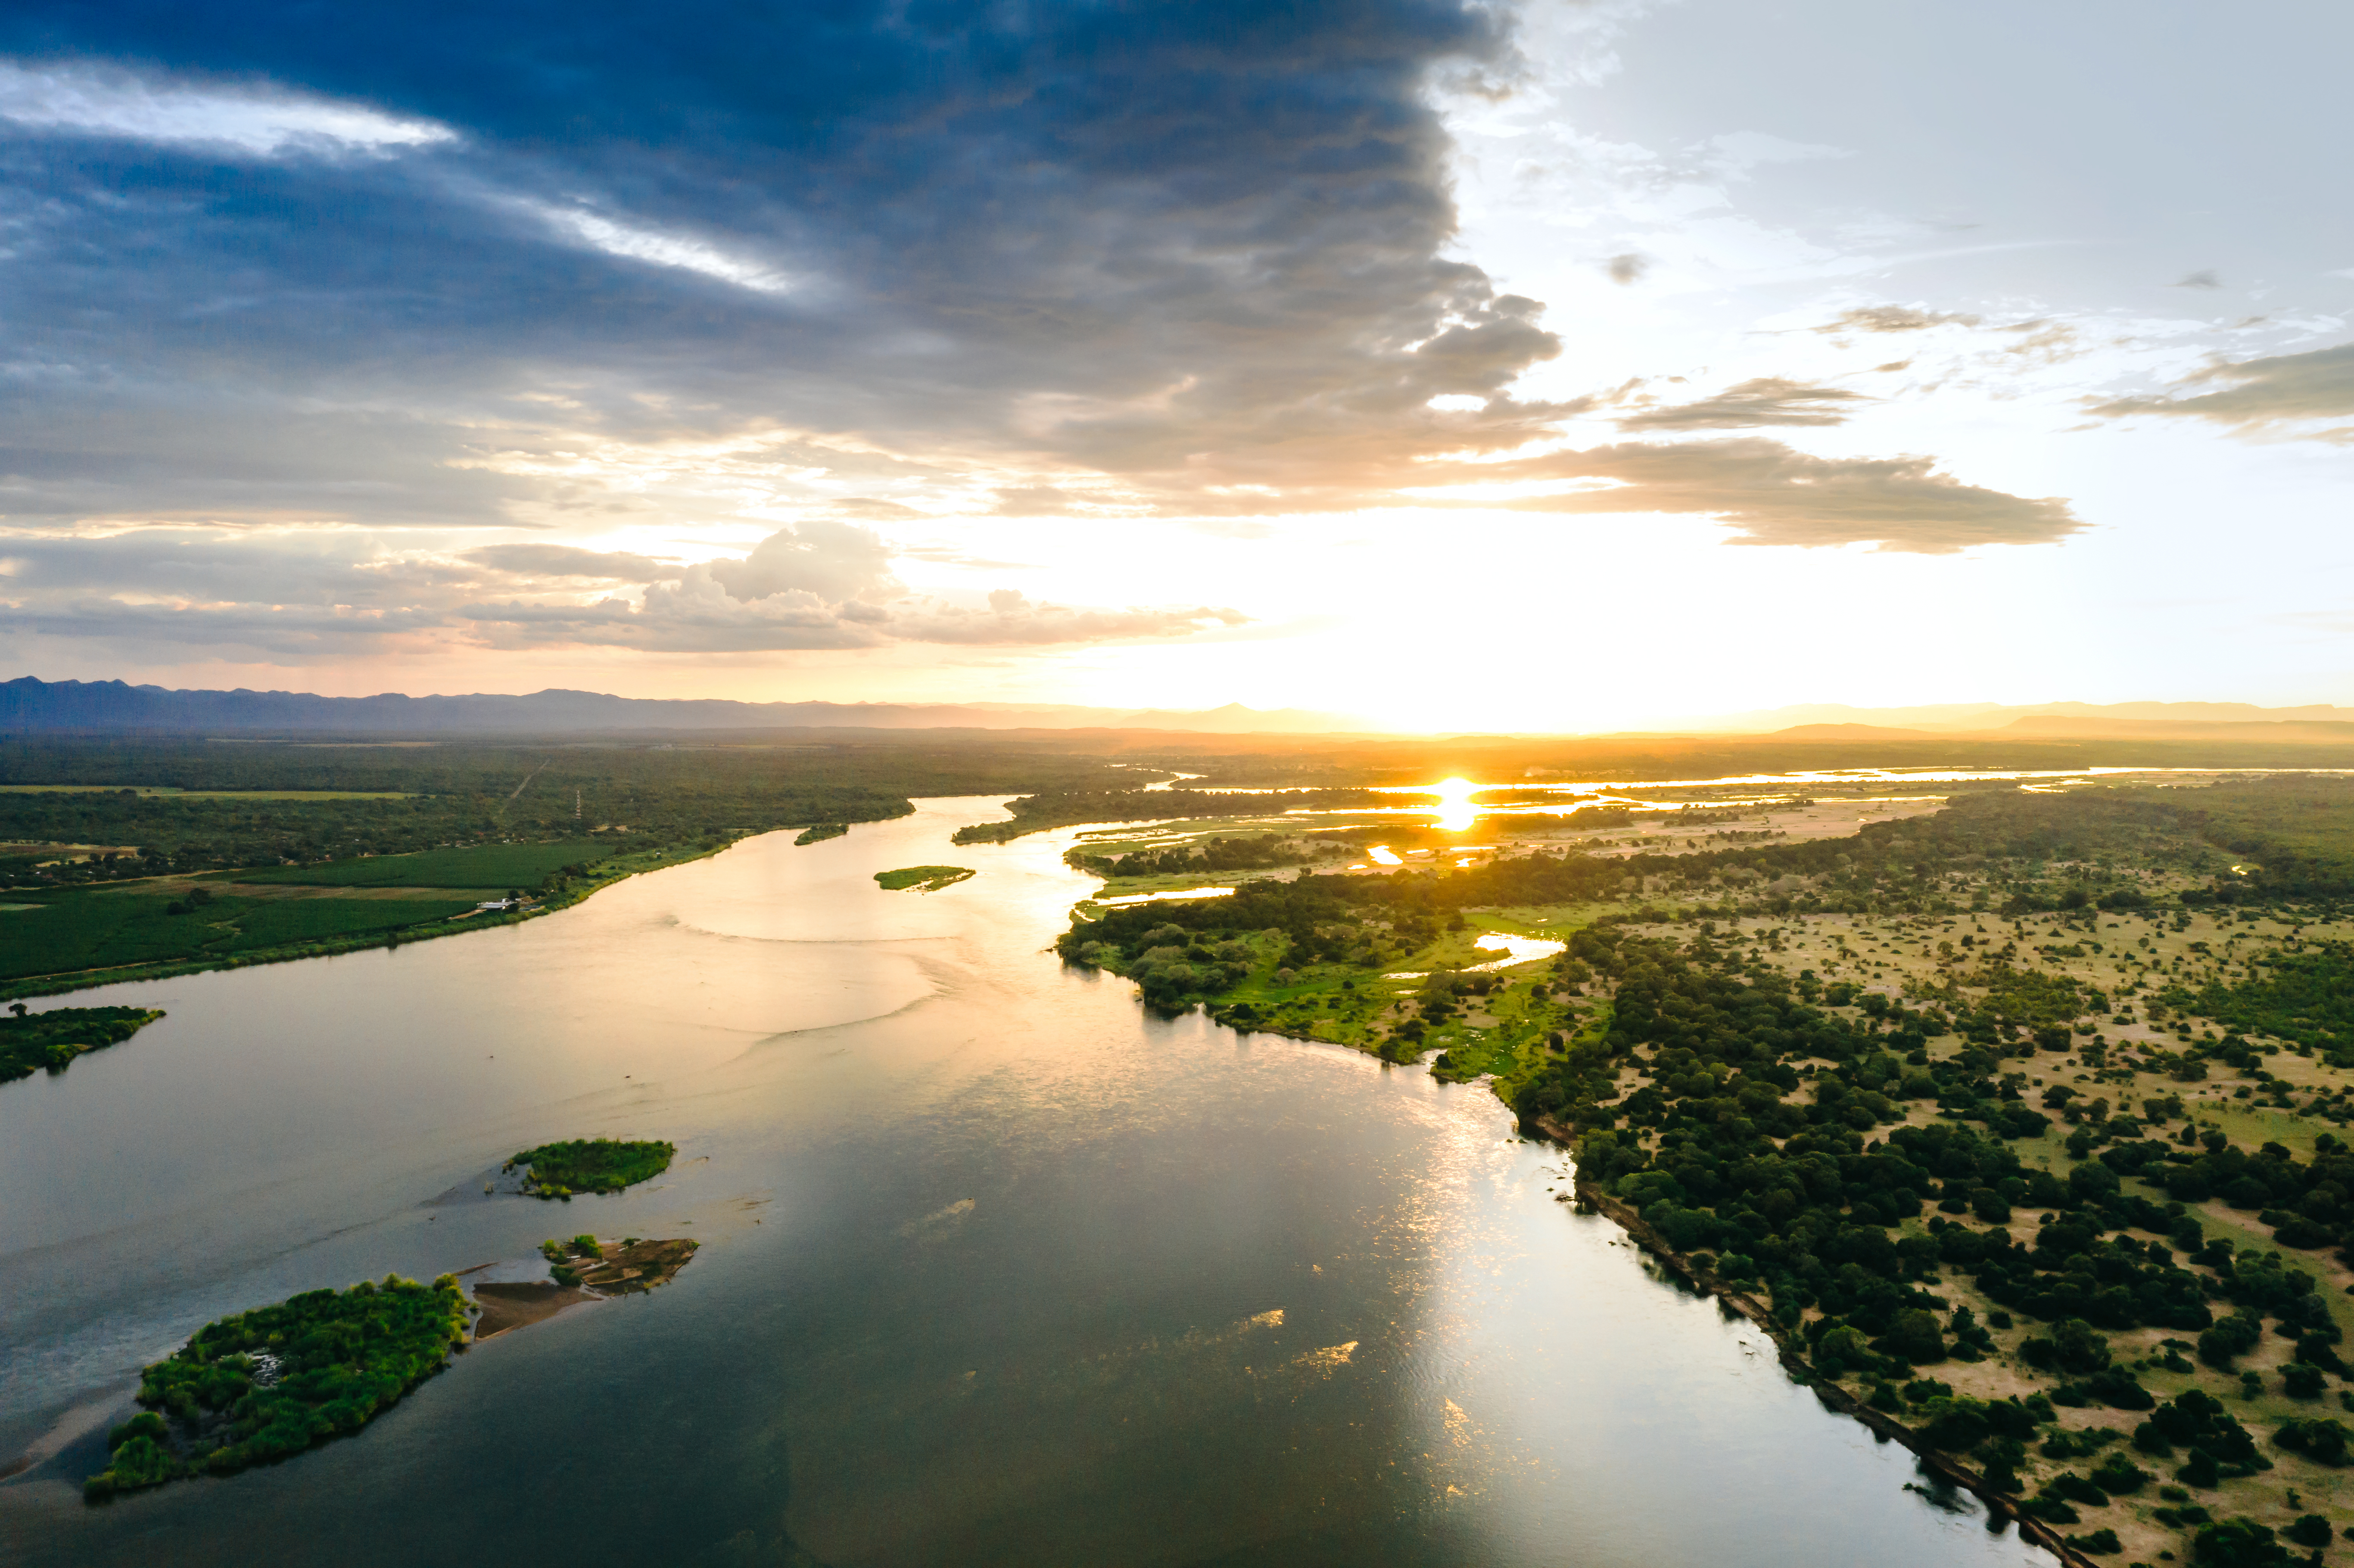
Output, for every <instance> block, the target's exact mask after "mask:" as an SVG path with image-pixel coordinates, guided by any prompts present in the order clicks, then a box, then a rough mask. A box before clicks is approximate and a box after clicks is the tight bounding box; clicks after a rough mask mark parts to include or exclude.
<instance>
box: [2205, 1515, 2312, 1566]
mask: <svg viewBox="0 0 2354 1568" xmlns="http://www.w3.org/2000/svg"><path fill="white" fill-rule="evenodd" d="M2190 1561H2191V1562H2193V1563H2197V1564H2198V1565H2199V1568H2288V1562H2289V1555H2288V1552H2286V1550H2285V1549H2284V1548H2283V1547H2282V1546H2281V1544H2280V1543H2279V1542H2276V1541H2274V1539H2273V1532H2272V1531H2271V1530H2270V1529H2268V1528H2267V1527H2265V1526H2264V1525H2261V1524H2258V1523H2257V1522H2256V1521H2255V1520H2251V1519H2227V1520H2222V1521H2221V1522H2220V1523H2216V1524H2211V1525H2208V1526H2206V1527H2205V1528H2203V1529H2202V1530H2200V1531H2199V1534H2198V1536H2197V1538H2196V1539H2194V1540H2193V1541H2192V1542H2191V1543H2190Z"/></svg>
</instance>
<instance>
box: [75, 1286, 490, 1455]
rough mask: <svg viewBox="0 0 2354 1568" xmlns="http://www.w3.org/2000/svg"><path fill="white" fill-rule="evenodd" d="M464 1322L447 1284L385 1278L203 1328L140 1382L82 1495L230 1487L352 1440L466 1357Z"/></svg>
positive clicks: (460, 1295)
mask: <svg viewBox="0 0 2354 1568" xmlns="http://www.w3.org/2000/svg"><path fill="white" fill-rule="evenodd" d="M468 1316H469V1313H468V1308H467V1302H466V1298H465V1293H464V1292H463V1291H462V1290H461V1289H460V1287H459V1285H458V1279H457V1277H456V1276H454V1275H449V1274H445V1275H443V1276H441V1277H440V1278H439V1279H436V1280H435V1281H434V1282H433V1283H432V1284H431V1285H429V1286H428V1285H419V1283H418V1282H417V1281H415V1280H413V1279H402V1278H398V1277H394V1276H390V1275H387V1277H385V1278H384V1280H383V1281H382V1282H381V1283H370V1282H367V1281H362V1282H361V1283H360V1284H357V1285H355V1286H353V1287H351V1288H350V1289H348V1290H343V1291H335V1290H312V1291H306V1292H304V1293H303V1294H302V1295H300V1296H297V1297H294V1298H292V1299H290V1300H287V1301H282V1302H281V1303H279V1304H278V1305H277V1306H275V1307H260V1308H255V1309H254V1310H252V1311H250V1312H240V1313H239V1314H238V1315H237V1316H236V1317H233V1318H224V1319H221V1320H220V1321H218V1322H217V1323H210V1324H207V1326H206V1327H204V1328H203V1329H201V1330H197V1332H196V1337H195V1338H193V1339H191V1340H189V1341H188V1342H187V1343H186V1345H184V1346H182V1347H181V1348H180V1349H179V1350H178V1351H175V1352H173V1354H172V1355H171V1356H169V1357H168V1358H166V1359H165V1360H164V1361H158V1362H156V1363H155V1364H154V1366H151V1367H149V1368H147V1369H146V1371H145V1372H143V1373H142V1374H141V1377H140V1382H139V1403H140V1404H142V1405H143V1406H144V1407H145V1408H144V1409H143V1410H142V1411H141V1412H140V1414H137V1415H134V1416H133V1417H132V1418H131V1419H130V1420H129V1421H128V1422H126V1423H125V1424H123V1425H121V1426H119V1427H116V1428H115V1429H114V1431H113V1433H112V1434H111V1436H109V1438H108V1443H107V1446H108V1450H109V1458H108V1462H107V1467H106V1468H105V1469H103V1470H101V1471H100V1472H99V1473H98V1474H96V1475H94V1476H92V1477H90V1478H89V1479H88V1480H87V1481H85V1482H84V1483H83V1487H82V1492H83V1495H84V1496H85V1497H87V1498H89V1499H90V1500H92V1501H103V1500H104V1499H109V1498H111V1497H114V1496H116V1495H118V1494H120V1493H122V1492H131V1491H138V1490H141V1489H144V1488H147V1487H156V1486H161V1485H163V1484H164V1482H166V1481H172V1480H177V1479H180V1478H184V1477H187V1476H195V1475H208V1476H228V1475H234V1474H236V1473H237V1472H238V1471H239V1470H242V1469H244V1468H245V1467H248V1466H249V1465H260V1464H270V1463H274V1462H276V1461H277V1460H280V1459H284V1458H287V1457H291V1456H292V1455H295V1454H299V1453H302V1451H303V1450H304V1449H306V1448H309V1447H311V1446H313V1445H314V1444H318V1443H324V1442H327V1441H329V1440H330V1439H332V1438H335V1437H342V1436H349V1435H350V1434H352V1433H355V1432H357V1431H358V1430H359V1429H360V1428H361V1427H363V1426H365V1425H367V1424H368V1423H369V1422H370V1421H372V1420H374V1419H375V1418H376V1416H377V1415H379V1414H383V1413H384V1412H385V1411H387V1410H388V1409H390V1408H391V1407H392V1406H393V1405H394V1404H397V1403H398V1401H399V1400H400V1398H401V1397H402V1396H403V1395H404V1394H406V1393H408V1391H409V1390H410V1389H413V1388H415V1387H416V1386H417V1385H418V1384H419V1383H422V1382H424V1381H425V1380H426V1379H427V1378H429V1377H431V1376H432V1375H433V1374H434V1373H436V1372H440V1370H441V1369H442V1368H443V1367H444V1366H446V1365H447V1364H448V1363H449V1360H450V1357H451V1355H452V1354H454V1353H456V1352H458V1351H463V1350H464V1349H465V1348H466V1329H467V1319H468Z"/></svg>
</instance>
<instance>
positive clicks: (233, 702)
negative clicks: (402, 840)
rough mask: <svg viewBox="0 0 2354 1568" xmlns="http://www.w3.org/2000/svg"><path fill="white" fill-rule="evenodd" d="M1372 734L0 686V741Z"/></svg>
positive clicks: (1010, 714) (1261, 718) (547, 701)
mask: <svg viewBox="0 0 2354 1568" xmlns="http://www.w3.org/2000/svg"><path fill="white" fill-rule="evenodd" d="M1371 727H1372V726H1368V725H1365V724H1364V723H1363V722H1362V721H1356V720H1351V719H1346V718H1342V717H1341V716H1339V715H1333V714H1320V713H1310V712H1308V711H1307V710H1305V709H1301V708H1274V709H1264V710H1262V709H1257V708H1246V707H1245V706H1243V705H1241V704H1240V703H1229V704H1227V705H1225V707H1222V708H1211V709H1208V710H1206V711H1204V712H1200V713H1179V712H1173V711H1169V710H1164V709H1159V708H1089V707H1075V706H1070V705H1059V704H1043V705H1022V704H1018V703H737V702H726V701H721V700H717V699H696V700H685V701H672V700H666V699H661V698H646V697H616V696H609V695H607V694H603V693H601V692H565V691H546V692H533V693H531V694H527V695H522V696H498V695H487V694H479V693H478V694H472V695H466V696H433V697H411V696H405V695H403V694H400V693H398V692H387V693H385V694H382V695H380V696H373V697H321V696H313V695H312V694H309V693H305V692H254V691H248V690H245V689H244V688H242V687H240V688H239V689H238V690H236V691H233V692H184V691H171V690H167V689H166V688H164V687H162V686H133V685H126V684H125V683H122V682H121V681H42V680H38V679H36V678H35V677H33V676H30V675H26V676H21V677H19V678H18V679H16V680H13V681H0V733H10V734H18V735H22V734H38V733H45V732H47V733H57V732H71V731H91V730H111V731H144V732H147V733H151V734H152V733H182V734H185V733H219V732H238V731H260V732H263V733H270V734H295V733H304V734H309V733H327V734H335V735H441V734H449V735H463V734H469V733H472V734H503V735H553V734H565V733H576V732H581V731H597V732H604V731H615V730H620V731H634V730H663V729H721V730H754V729H1167V730H1192V731H1197V732H1200V733H1204V734H1214V735H1262V734H1264V735H1331V734H1363V733H1367V732H1369V731H1370V729H1371Z"/></svg>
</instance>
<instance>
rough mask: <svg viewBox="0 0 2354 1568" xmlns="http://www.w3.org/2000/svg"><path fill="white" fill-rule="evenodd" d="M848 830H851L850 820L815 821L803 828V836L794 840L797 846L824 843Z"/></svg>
mask: <svg viewBox="0 0 2354 1568" xmlns="http://www.w3.org/2000/svg"><path fill="white" fill-rule="evenodd" d="M846 832H850V824H849V823H848V822H815V823H812V824H811V825H810V826H809V827H806V828H803V829H802V830H801V837H799V838H797V839H795V840H794V841H793V842H794V844H796V845H797V846H798V845H808V844H815V843H823V842H825V841H826V840H828V839H838V838H840V837H842V836H843V834H844V833H846Z"/></svg>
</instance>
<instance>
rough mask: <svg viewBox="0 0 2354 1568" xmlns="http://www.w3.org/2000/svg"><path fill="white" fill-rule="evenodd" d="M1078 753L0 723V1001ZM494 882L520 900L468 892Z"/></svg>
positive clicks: (1059, 747) (358, 941)
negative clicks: (408, 739)
mask: <svg viewBox="0 0 2354 1568" xmlns="http://www.w3.org/2000/svg"><path fill="white" fill-rule="evenodd" d="M1075 749H1076V748H1075V747H1073V745H1072V744H1071V743H1069V742H1067V741H1064V740H1060V739H1056V740H1053V741H1013V740H1003V741H1001V740H999V739H996V738H988V739H981V740H976V739H973V738H971V737H957V738H950V739H941V738H937V737H923V738H921V739H915V738H910V737H907V736H867V735H864V734H861V735H858V736H853V737H849V738H843V737H841V736H839V735H838V734H835V733H832V732H828V733H825V734H819V733H815V732H810V733H806V734H804V733H802V732H793V733H792V735H791V738H790V739H789V740H781V741H780V740H779V738H778V737H777V736H774V735H769V736H762V737H760V738H759V739H758V742H757V743H755V744H743V743H741V742H739V741H738V740H737V739H736V738H735V737H731V736H698V737H697V738H696V739H695V741H693V742H691V743H687V744H684V745H682V744H681V743H679V742H678V741H676V740H675V739H672V738H664V739H662V740H660V741H658V742H654V743H648V742H646V741H644V740H642V739H641V740H634V741H629V742H623V743H616V744H603V745H597V744H578V743H574V744H561V745H527V744H517V743H514V742H510V741H472V740H457V741H442V742H433V743H404V744H400V745H395V746H371V745H362V744H352V745H345V744H337V743H293V742H274V741H254V742H239V743H238V744H235V745H226V744H213V743H208V742H206V741H203V740H197V739H182V738H175V739H167V740H160V741H159V740H129V739H124V740H100V741H90V740H62V739H47V738H24V737H13V738H12V737H0V785H5V786H6V787H7V788H5V789H0V889H5V890H6V897H5V899H0V904H5V905H6V906H8V907H0V998H5V997H8V996H26V995H40V994H49V993H54V992H57V991H71V990H76V989H80V988H82V987H86V986H93V985H103V984H111V983H113V982H115V981H118V980H135V979H142V980H143V979H153V978H156V977H159V976H164V975H172V974H184V973H188V972H191V971H194V970H199V969H216V968H222V967H230V966H236V965H241V964H249V963H268V962H277V961H281V960H284V959H301V958H310V957H315V956H319V955H322V954H327V953H336V952H346V951H351V950H353V949H355V948H367V947H383V946H397V945H398V944H400V943H402V942H407V941H412V940H419V939H422V938H430V937H443V936H454V935H457V934H460V933H461V932H465V931H471V930H478V929H481V928H482V927H485V926H491V925H501V924H505V923H508V922H510V921H514V920H519V919H525V918H530V917H532V916H535V915H539V914H543V913H546V912H547V911H549V910H553V909H557V908H561V907H563V906H566V905H568V904H571V903H576V902H578V900H580V899H582V898H585V897H587V896H588V895H590V894H592V893H594V892H595V891H596V890H597V889H598V888H599V887H601V886H604V885H609V884H610V883H612V882H614V881H616V880H618V879H620V878H622V877H625V876H630V875H634V874H637V873H639V872H643V871H652V870H656V869H659V868H661V867H663V866H669V865H675V864H678V863H681V862H683V861H687V860H692V859H694V858H695V857H697V856H700V855H705V854H710V853H715V852H716V851H718V850H721V849H724V848H726V846H727V845H728V844H730V843H733V842H736V841H737V840H738V839H741V838H743V837H745V836H747V835H748V834H752V833H761V832H772V831H774V830H777V829H779V828H809V827H811V825H812V824H816V825H818V831H822V830H823V829H826V828H831V829H834V830H844V829H845V828H846V825H847V824H849V823H852V822H859V821H880V820H883V819H885V818H888V817H895V816H901V815H905V814H906V813H907V811H909V810H912V809H913V808H912V807H911V806H910V805H909V804H908V802H907V795H908V794H909V793H926V794H974V793H981V792H991V791H996V790H1001V789H1041V788H1065V787H1069V786H1072V785H1076V784H1082V783H1086V782H1091V781H1093V780H1094V779H1097V778H1099V777H1101V776H1102V775H1103V774H1104V773H1105V770H1106V768H1107V767H1108V764H1106V763H1105V762H1104V761H1103V760H1101V759H1100V758H1097V757H1094V756H1087V755H1072V754H1071V753H1072V752H1073V751H1074V750H1075ZM499 895H524V896H523V898H522V900H521V902H520V903H519V904H518V905H517V906H514V907H511V908H508V909H505V910H501V911H482V912H477V908H476V906H478V905H479V904H481V903H482V902H483V901H485V900H486V899H489V898H492V897H495V896H499ZM459 916H462V918H459Z"/></svg>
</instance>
